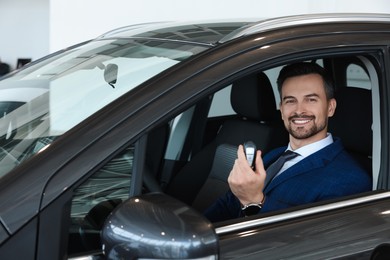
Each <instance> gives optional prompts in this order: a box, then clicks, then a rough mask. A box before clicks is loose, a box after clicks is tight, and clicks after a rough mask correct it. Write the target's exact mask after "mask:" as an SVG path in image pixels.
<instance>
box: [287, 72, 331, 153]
mask: <svg viewBox="0 0 390 260" xmlns="http://www.w3.org/2000/svg"><path fill="white" fill-rule="evenodd" d="M323 84H324V83H323V80H322V78H321V76H320V75H318V74H308V75H303V76H296V77H291V78H287V79H286V80H285V81H284V83H283V87H282V93H281V102H280V111H281V114H282V119H283V121H284V125H285V127H286V129H287V131H288V132H289V133H290V143H291V145H292V146H295V147H293V148H294V149H296V148H299V147H301V146H303V145H306V144H309V143H313V142H315V141H318V140H321V139H323V138H325V137H326V133H327V125H328V117H331V116H333V114H334V111H335V109H336V100H335V99H331V100H327V98H326V93H325V88H324V85H323Z"/></svg>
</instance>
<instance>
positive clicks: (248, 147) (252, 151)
mask: <svg viewBox="0 0 390 260" xmlns="http://www.w3.org/2000/svg"><path fill="white" fill-rule="evenodd" d="M244 152H245V156H246V159H247V160H248V163H249V165H250V166H251V167H252V169H254V168H255V161H256V145H255V143H254V142H252V141H248V142H245V143H244Z"/></svg>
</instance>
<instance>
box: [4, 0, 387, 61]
mask: <svg viewBox="0 0 390 260" xmlns="http://www.w3.org/2000/svg"><path fill="white" fill-rule="evenodd" d="M324 12H378V13H390V2H388V0H371V1H367V0H326V1H324V0H323V1H319V0H267V1H265V0H239V1H237V0H196V1H194V0H138V1H135V0H0V32H1V41H0V59H1V60H2V61H5V62H7V63H10V65H11V66H13V67H14V66H15V65H16V59H17V58H18V57H31V58H32V59H34V60H35V59H37V58H39V57H41V56H44V55H46V54H49V53H51V52H54V51H57V50H59V49H62V48H65V47H67V46H70V45H73V44H75V43H78V42H81V41H84V40H88V39H90V38H94V37H97V36H99V35H101V34H102V33H104V32H106V31H109V30H112V29H114V28H117V27H121V26H126V25H130V24H136V23H144V22H152V21H167V20H170V21H173V20H208V19H220V18H241V17H250V18H253V17H275V16H284V15H292V14H304V13H324Z"/></svg>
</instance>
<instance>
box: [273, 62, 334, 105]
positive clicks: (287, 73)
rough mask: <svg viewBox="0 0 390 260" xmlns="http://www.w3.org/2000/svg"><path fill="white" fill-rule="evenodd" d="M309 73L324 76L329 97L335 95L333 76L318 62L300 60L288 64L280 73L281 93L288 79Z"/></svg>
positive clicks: (280, 93) (279, 85)
mask: <svg viewBox="0 0 390 260" xmlns="http://www.w3.org/2000/svg"><path fill="white" fill-rule="evenodd" d="M308 74H318V75H320V76H321V77H322V80H323V82H324V87H325V93H326V97H327V99H328V100H329V99H332V98H334V97H335V87H334V82H333V79H332V77H330V76H329V74H328V73H327V72H326V70H325V69H324V68H323V67H321V66H320V65H318V64H317V63H311V62H298V63H292V64H289V65H286V66H284V67H283V68H282V70H281V71H280V73H279V77H278V80H277V84H278V90H279V95H280V96H281V95H282V86H283V83H284V81H286V79H288V78H291V77H296V76H303V75H308Z"/></svg>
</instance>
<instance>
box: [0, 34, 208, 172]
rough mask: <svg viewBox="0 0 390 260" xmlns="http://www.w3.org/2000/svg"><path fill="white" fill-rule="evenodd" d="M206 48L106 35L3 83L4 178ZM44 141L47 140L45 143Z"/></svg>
mask: <svg viewBox="0 0 390 260" xmlns="http://www.w3.org/2000/svg"><path fill="white" fill-rule="evenodd" d="M207 48H208V47H207V46H199V45H197V44H191V43H187V42H185V43H180V42H173V41H172V42H167V41H158V40H156V41H152V40H141V39H134V40H129V39H118V38H115V39H112V38H105V39H100V40H96V41H91V42H87V43H84V44H82V45H79V46H75V47H73V48H70V49H66V50H63V51H61V52H59V53H57V54H53V55H52V56H49V57H48V58H46V59H44V60H42V61H41V62H39V63H32V64H31V65H29V66H27V67H26V68H25V69H22V70H20V71H16V73H14V74H12V75H10V76H9V77H6V78H4V79H2V80H1V81H0V113H1V115H0V142H1V143H2V144H3V145H2V147H1V149H0V177H2V176H3V175H5V174H7V173H8V172H9V171H10V170H12V169H13V168H14V167H16V166H18V165H20V164H21V163H22V162H23V161H25V160H26V159H28V158H30V157H32V156H33V155H35V154H36V153H38V152H39V151H41V150H40V149H37V148H38V147H41V145H40V144H38V145H37V143H45V144H46V145H50V143H51V142H52V141H53V140H55V139H56V138H57V137H59V136H61V135H62V134H64V133H65V132H67V131H68V130H70V129H72V128H73V127H75V126H76V125H77V124H79V123H80V122H82V121H83V120H85V119H86V118H87V117H89V116H91V115H92V114H94V113H96V112H97V111H98V110H100V109H101V108H103V107H104V106H106V105H108V104H110V103H111V102H113V101H114V100H116V99H117V98H119V97H120V96H122V95H124V94H125V93H127V92H129V91H131V90H132V89H134V88H136V87H137V86H139V85H140V84H141V83H143V82H145V81H147V80H148V79H150V78H152V77H154V76H155V75H157V74H159V73H160V72H162V71H164V70H167V69H168V68H170V67H172V66H174V65H176V64H178V63H180V62H181V61H183V60H186V59H188V58H190V57H192V56H193V55H196V54H198V53H200V52H202V51H204V50H206V49H207ZM42 139H44V142H42Z"/></svg>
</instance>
